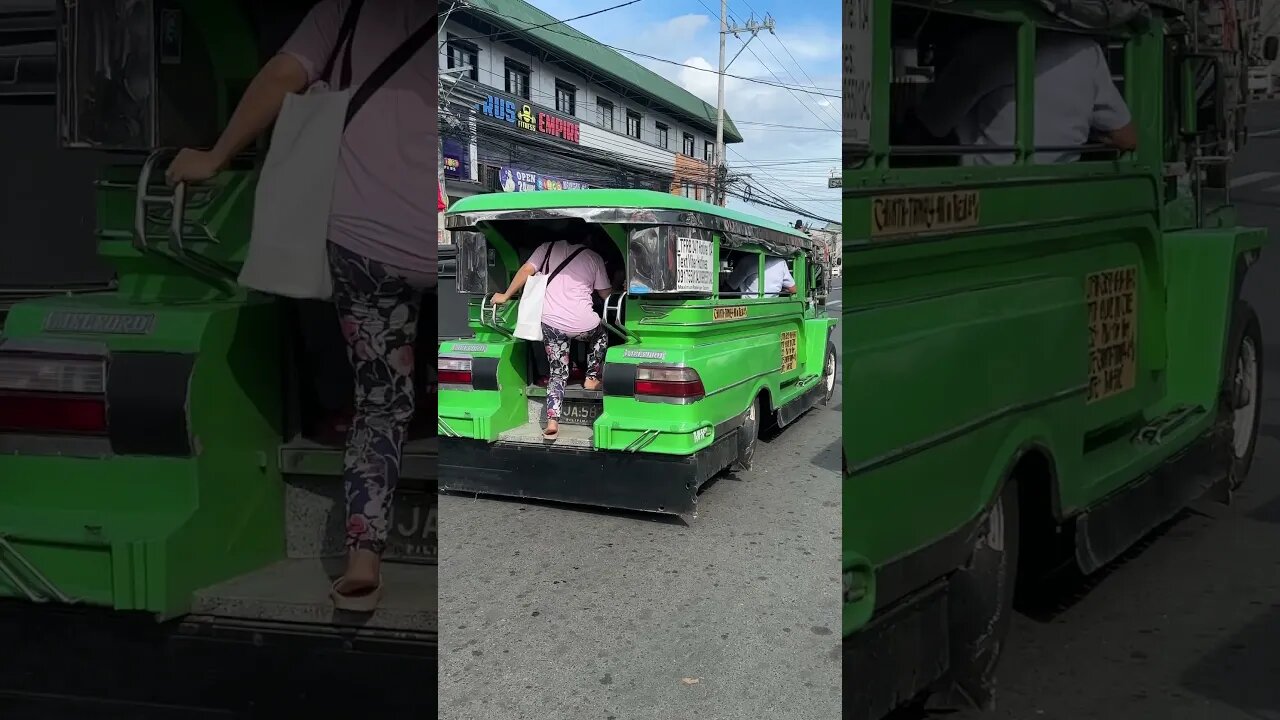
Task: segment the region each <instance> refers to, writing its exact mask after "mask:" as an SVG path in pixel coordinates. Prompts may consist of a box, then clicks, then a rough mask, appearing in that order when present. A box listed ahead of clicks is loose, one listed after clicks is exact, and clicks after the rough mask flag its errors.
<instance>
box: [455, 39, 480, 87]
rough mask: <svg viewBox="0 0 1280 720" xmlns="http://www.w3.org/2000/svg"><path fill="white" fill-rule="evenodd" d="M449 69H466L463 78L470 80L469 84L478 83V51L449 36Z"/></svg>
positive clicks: (468, 44) (474, 47)
mask: <svg viewBox="0 0 1280 720" xmlns="http://www.w3.org/2000/svg"><path fill="white" fill-rule="evenodd" d="M448 45H449V69H450V70H456V69H458V68H466V69H467V72H466V73H463V75H462V76H463V77H468V78H471V82H480V51H479V50H478V49H477V48H476V46H475V45H473V44H471V43H469V42H467V41H466V40H459V39H458V36H457V35H450V36H449V43H448Z"/></svg>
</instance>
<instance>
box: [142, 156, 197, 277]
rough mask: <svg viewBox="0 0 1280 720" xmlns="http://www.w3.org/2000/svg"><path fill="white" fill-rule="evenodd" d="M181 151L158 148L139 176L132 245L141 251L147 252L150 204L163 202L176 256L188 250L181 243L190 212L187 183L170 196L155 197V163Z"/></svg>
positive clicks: (179, 185) (171, 244)
mask: <svg viewBox="0 0 1280 720" xmlns="http://www.w3.org/2000/svg"><path fill="white" fill-rule="evenodd" d="M177 154H178V151H177V150H176V149H174V148H157V149H156V150H152V151H151V154H150V155H148V156H147V159H146V162H144V163H142V171H141V172H139V173H138V191H137V197H136V199H135V201H134V206H133V246H134V247H135V248H137V249H138V250H144V251H145V250H146V249H147V248H148V244H147V206H148V205H149V204H150V203H164V204H165V205H168V206H169V207H170V209H171V212H170V213H169V248H170V249H171V250H173V252H174V253H175V254H178V255H185V254H186V249H185V248H184V246H183V244H182V228H183V226H184V225H185V224H186V210H187V203H186V201H187V184H186V183H178V184H177V185H175V186H174V188H173V194H171V195H152V194H151V193H150V189H151V174H152V173H153V172H154V171H155V168H156V164H157V163H158V162H160V160H161V159H163V158H166V157H168V156H171V155H173V156H176V155H177Z"/></svg>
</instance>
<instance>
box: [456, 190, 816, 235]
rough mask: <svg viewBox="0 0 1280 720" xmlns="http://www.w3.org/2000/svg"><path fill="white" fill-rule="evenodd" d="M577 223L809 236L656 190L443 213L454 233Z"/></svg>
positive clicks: (544, 195) (465, 203) (479, 203)
mask: <svg viewBox="0 0 1280 720" xmlns="http://www.w3.org/2000/svg"><path fill="white" fill-rule="evenodd" d="M557 218H566V219H579V220H584V221H586V222H593V223H607V224H623V225H680V226H688V227H701V228H707V229H712V230H717V231H720V232H723V233H726V234H729V235H734V236H737V237H738V238H741V239H746V240H760V241H761V242H763V243H766V244H774V245H784V246H789V247H792V248H800V249H805V250H808V249H810V248H811V247H812V240H810V238H809V236H808V235H805V234H804V233H802V232H800V231H798V230H796V229H795V228H792V227H790V226H787V225H784V224H782V223H778V222H774V221H772V220H766V219H764V218H761V217H756V216H754V215H749V214H747V213H744V212H739V211H737V210H730V209H729V208H723V207H720V206H719V205H712V204H710V203H705V202H700V201H698V200H692V199H690V198H686V197H682V196H680V195H672V194H669V193H662V192H657V191H655V190H614V189H592V190H548V191H543V192H516V193H488V194H484V195H473V196H471V197H466V198H462V199H461V200H458V201H457V202H456V203H454V204H453V206H452V207H450V208H449V210H448V211H447V212H446V213H445V223H446V226H447V227H448V228H450V229H453V230H457V229H463V228H472V227H475V226H476V224H477V223H481V222H493V221H498V220H553V219H557Z"/></svg>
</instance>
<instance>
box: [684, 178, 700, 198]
mask: <svg viewBox="0 0 1280 720" xmlns="http://www.w3.org/2000/svg"><path fill="white" fill-rule="evenodd" d="M681 185H682V187H681V190H683V192H682V193H681V194H682V195H684V196H685V197H687V198H689V199H690V200H696V199H697V195H696V194H695V191H694V189H693V183H691V182H689V181H688V180H685V181H684V182H682V183H681Z"/></svg>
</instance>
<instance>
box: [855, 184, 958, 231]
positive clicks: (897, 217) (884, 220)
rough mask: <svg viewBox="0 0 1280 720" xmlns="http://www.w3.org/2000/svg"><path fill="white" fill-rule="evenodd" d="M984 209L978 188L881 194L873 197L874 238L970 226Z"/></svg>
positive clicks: (872, 222)
mask: <svg viewBox="0 0 1280 720" xmlns="http://www.w3.org/2000/svg"><path fill="white" fill-rule="evenodd" d="M981 210H982V196H981V195H980V194H979V193H978V191H977V190H954V191H947V192H930V193H913V194H910V195H882V196H880V197H874V198H872V199H871V237H885V236H889V235H910V234H913V233H923V232H937V231H939V230H959V229H962V228H970V227H974V226H976V225H977V224H978V216H979V213H980V211H981Z"/></svg>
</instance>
